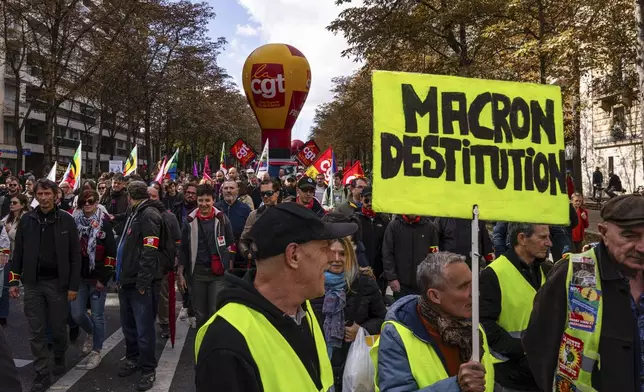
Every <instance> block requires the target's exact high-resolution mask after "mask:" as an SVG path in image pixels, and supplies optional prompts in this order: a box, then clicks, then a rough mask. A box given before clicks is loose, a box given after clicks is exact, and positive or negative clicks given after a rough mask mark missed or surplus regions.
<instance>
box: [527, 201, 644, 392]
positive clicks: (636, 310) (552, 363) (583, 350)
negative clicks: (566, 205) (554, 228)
mask: <svg viewBox="0 0 644 392" xmlns="http://www.w3.org/2000/svg"><path fill="white" fill-rule="evenodd" d="M601 217H602V219H603V221H604V222H603V223H600V224H599V225H598V229H599V234H600V236H601V241H600V242H599V244H598V245H597V246H596V247H595V248H592V249H590V250H588V251H586V252H584V253H581V254H571V255H567V256H566V257H565V258H564V259H562V260H561V261H559V262H558V263H557V264H556V265H555V266H554V268H553V269H552V271H550V275H549V277H548V282H547V283H546V284H545V285H544V286H543V287H542V288H541V290H540V291H539V293H538V294H537V297H536V298H535V302H534V309H533V311H532V316H531V318H530V324H529V326H528V330H527V332H526V334H525V336H524V338H523V344H524V347H525V352H526V354H527V356H528V361H529V363H530V368H531V369H532V373H533V374H534V377H535V379H536V382H537V384H538V385H539V388H540V389H541V390H544V391H583V392H587V391H601V392H613V391H615V392H642V391H644V387H643V385H642V380H644V361H643V359H644V358H643V357H644V345H643V343H644V342H643V340H644V197H642V196H639V195H626V196H619V197H615V198H614V199H611V200H610V201H608V202H607V203H606V205H605V206H604V208H603V209H602V211H601Z"/></svg>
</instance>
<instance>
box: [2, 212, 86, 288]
mask: <svg viewBox="0 0 644 392" xmlns="http://www.w3.org/2000/svg"><path fill="white" fill-rule="evenodd" d="M38 210H39V208H36V209H35V210H33V211H30V212H28V213H26V214H24V215H23V216H22V218H21V219H20V225H19V226H18V231H17V232H16V242H15V245H14V250H13V256H12V257H13V259H12V261H11V272H13V273H15V274H18V275H19V276H20V280H22V282H23V283H29V284H35V283H36V282H37V280H38V252H39V244H40V233H41V225H40V222H39V217H38ZM51 224H52V225H54V239H55V242H56V260H57V263H58V284H59V286H60V289H61V290H70V291H78V286H79V284H80V281H81V251H80V241H79V240H78V230H76V222H74V218H73V217H72V216H71V215H70V214H68V213H67V212H65V211H60V210H56V211H55V219H54V222H53V223H51ZM17 284H18V282H12V283H10V285H17Z"/></svg>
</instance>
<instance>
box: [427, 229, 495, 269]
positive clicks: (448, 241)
mask: <svg viewBox="0 0 644 392" xmlns="http://www.w3.org/2000/svg"><path fill="white" fill-rule="evenodd" d="M434 223H436V226H438V247H439V248H440V250H442V251H447V252H452V253H456V254H459V255H463V256H465V257H466V258H467V263H468V264H470V265H471V261H472V257H471V255H470V254H471V253H472V221H471V220H470V219H456V218H436V220H435V221H434ZM490 253H494V246H492V240H491V239H490V233H489V232H488V230H487V227H486V225H485V221H479V254H480V255H481V257H486V256H487V255H489V254H490Z"/></svg>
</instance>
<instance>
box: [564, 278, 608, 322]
mask: <svg viewBox="0 0 644 392" xmlns="http://www.w3.org/2000/svg"><path fill="white" fill-rule="evenodd" d="M601 295H602V294H601V291H600V290H597V289H595V288H593V287H580V286H570V291H569V292H568V303H569V306H570V308H569V309H568V310H569V313H568V326H569V327H570V328H571V329H578V330H581V331H586V332H594V331H595V325H596V324H597V312H598V311H599V299H600V298H601Z"/></svg>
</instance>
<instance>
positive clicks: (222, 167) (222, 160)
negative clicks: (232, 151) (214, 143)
mask: <svg viewBox="0 0 644 392" xmlns="http://www.w3.org/2000/svg"><path fill="white" fill-rule="evenodd" d="M225 148H226V143H225V142H224V143H222V144H221V156H220V157H219V170H221V171H222V172H224V174H226V173H228V169H227V168H226V160H225V158H224V151H225Z"/></svg>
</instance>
